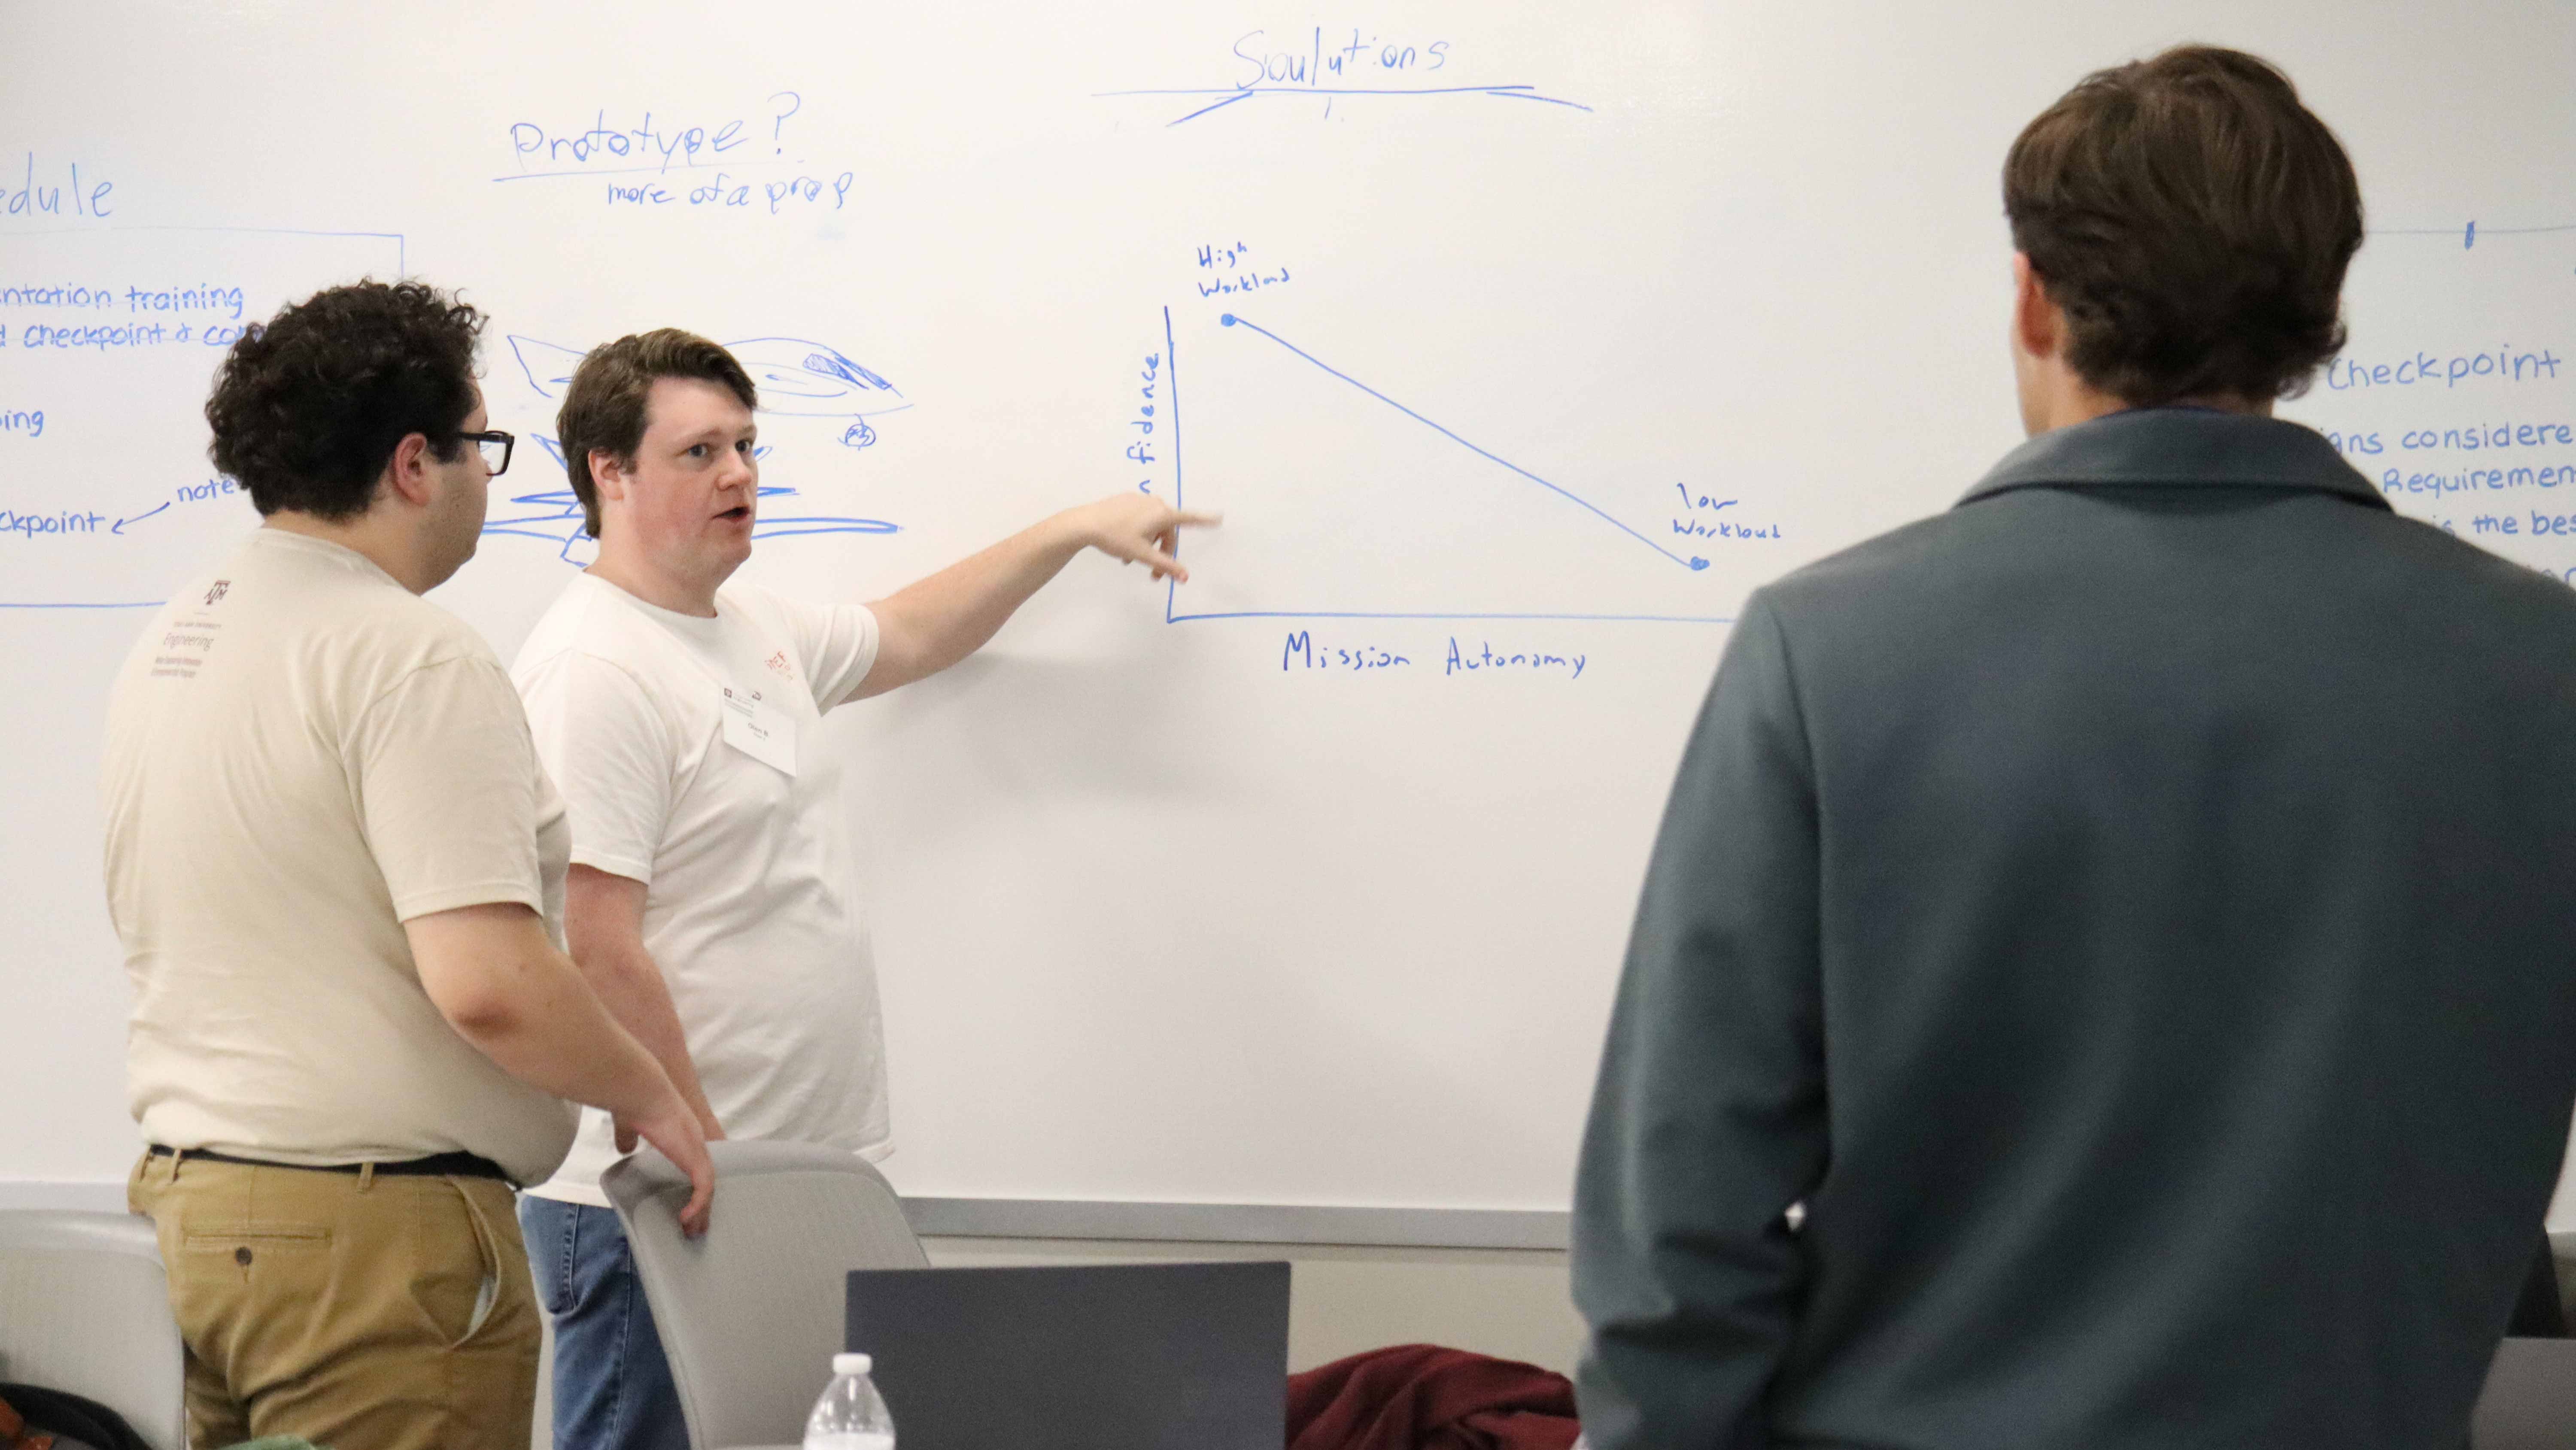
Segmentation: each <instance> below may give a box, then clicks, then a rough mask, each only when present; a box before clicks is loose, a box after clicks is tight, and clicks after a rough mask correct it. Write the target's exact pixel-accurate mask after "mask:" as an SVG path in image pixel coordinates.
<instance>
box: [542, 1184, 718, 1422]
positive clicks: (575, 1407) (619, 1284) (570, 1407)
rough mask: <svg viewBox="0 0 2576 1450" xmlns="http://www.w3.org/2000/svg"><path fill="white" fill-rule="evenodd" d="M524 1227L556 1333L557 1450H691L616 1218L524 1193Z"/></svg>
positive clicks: (600, 1210) (609, 1211) (668, 1368)
mask: <svg viewBox="0 0 2576 1450" xmlns="http://www.w3.org/2000/svg"><path fill="white" fill-rule="evenodd" d="M519 1228H520V1233H521V1236H522V1237H524V1238H525V1239H526V1240H527V1241H528V1267H529V1269H530V1270H531V1271H532V1272H534V1274H535V1275H536V1280H537V1299H538V1300H539V1302H541V1303H543V1304H544V1305H545V1306H546V1314H547V1317H549V1318H551V1319H552V1320H554V1326H555V1384H554V1391H555V1405H554V1429H555V1450H688V1447H689V1431H688V1426H687V1425H686V1424H685V1423H684V1422H683V1421H682V1420H681V1418H680V1392H679V1391H678V1390H677V1389H676V1388H674V1387H673V1385H672V1383H671V1366H670V1363H669V1362H668V1361H667V1360H665V1359H663V1357H662V1336H661V1335H660V1333H658V1332H657V1331H655V1329H654V1328H653V1311H652V1310H651V1309H649V1308H647V1307H646V1306H645V1303H644V1286H643V1284H642V1282H641V1281H639V1280H638V1279H637V1278H636V1277H635V1256H634V1254H633V1253H631V1252H630V1251H629V1250H628V1249H627V1246H626V1230H625V1229H624V1228H623V1227H622V1226H620V1225H619V1224H618V1222H617V1214H616V1212H615V1211H614V1210H612V1209H605V1208H592V1207H591V1206H590V1205H588V1204H583V1203H558V1202H556V1201H555V1200H553V1199H551V1198H538V1197H536V1196H534V1195H533V1194H521V1195H520V1196H519Z"/></svg>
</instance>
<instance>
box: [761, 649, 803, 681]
mask: <svg viewBox="0 0 2576 1450" xmlns="http://www.w3.org/2000/svg"><path fill="white" fill-rule="evenodd" d="M762 663H763V664H766V665H768V666H769V669H770V673H772V674H774V675H776V676H778V677H779V678H780V679H782V680H792V679H794V678H796V672H795V671H794V670H791V669H789V668H788V667H787V651H785V650H780V651H779V652H778V653H776V654H774V655H771V656H770V657H769V658H768V659H766V660H763V661H762Z"/></svg>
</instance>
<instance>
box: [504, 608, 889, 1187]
mask: <svg viewBox="0 0 2576 1450" xmlns="http://www.w3.org/2000/svg"><path fill="white" fill-rule="evenodd" d="M876 655H877V621H876V616H875V615H873V614H871V613H869V612H868V611H867V610H866V609H865V608H863V607H861V606H859V605H855V604H843V605H834V606H830V607H823V608H817V607H813V606H808V605H803V604H798V603H794V602H792V601H789V600H785V599H781V598H778V597H777V596H775V595H773V594H770V593H768V592H766V591H764V590H760V589H754V588H751V587H749V586H746V585H740V584H736V585H730V586H727V587H726V588H725V589H723V590H722V591H720V592H719V593H718V594H717V595H716V617H715V618H713V619H699V618H696V617H694V616H691V615H686V614H675V613H673V612H671V611H670V610H667V609H661V608H658V607H656V606H654V605H651V604H647V603H645V602H644V601H642V600H640V599H637V598H635V597H634V596H633V595H631V594H628V593H627V592H626V591H624V590H622V589H620V588H618V587H617V586H616V585H614V584H610V583H608V582H607V581H606V580H603V579H598V578H594V577H592V576H591V575H588V574H584V575H582V576H580V577H579V578H576V579H575V580H573V582H572V585H571V587H569V588H567V589H566V590H564V592H563V595H562V597H561V598H559V599H557V600H556V601H555V603H554V605H553V607H552V608H550V609H548V610H547V611H546V613H545V617H544V618H543V619H540V620H539V621H538V622H537V627H536V632H535V633H533V634H531V635H529V636H528V642H527V645H526V646H525V647H524V648H522V649H521V650H520V651H519V659H518V663H517V665H516V666H515V667H514V668H513V669H512V671H511V677H512V679H514V680H515V681H516V682H517V684H518V686H519V693H520V695H521V697H522V698H523V699H524V700H525V701H526V702H527V709H528V723H529V725H530V727H531V728H532V729H533V730H534V731H535V734H536V742H537V753H538V755H539V756H540V757H541V758H542V759H543V760H544V761H545V764H546V769H547V771H548V773H549V774H551V775H552V776H553V777H554V780H555V783H556V785H557V786H558V787H560V788H561V789H562V791H563V793H564V798H565V799H566V800H567V801H568V802H569V803H570V806H571V814H572V859H573V860H574V861H575V862H577V863H579V864H581V865H585V866H592V867H596V868H597V869H599V870H602V871H606V872H609V873H611V874H612V875H617V876H624V877H627V878H628V879H630V880H635V881H641V882H643V883H644V884H645V887H646V892H645V897H644V945H645V948H646V949H647V950H648V951H650V952H651V953H652V955H653V960H654V962H655V963H656V964H658V965H659V966H660V967H661V969H662V975H663V978H664V979H665V980H666V981H667V982H668V983H669V984H670V989H671V1003H672V1006H673V1007H674V1008H675V1009H677V1011H678V1013H679V1018H680V1027H681V1031H682V1032H683V1034H684V1035H685V1036H686V1038H687V1040H688V1045H689V1056H690V1059H691V1060H692V1061H693V1062H694V1063H695V1064H696V1067H697V1070H698V1080H699V1082H700V1083H701V1084H702V1085H703V1086H704V1087H705V1088H706V1094H707V1102H708V1104H709V1105H710V1106H712V1107H713V1108H714V1109H715V1112H716V1120H717V1121H718V1122H719V1123H721V1124H723V1125H724V1130H725V1134H726V1136H727V1137H732V1138H750V1139H785V1140H789V1141H794V1142H803V1143H824V1144H830V1145H833V1146H836V1147H842V1148H847V1149H850V1150H851V1151H852V1152H855V1153H858V1154H860V1155H862V1156H864V1157H868V1158H882V1157H884V1156H885V1155H886V1154H887V1153H888V1152H890V1151H892V1146H893V1145H892V1140H891V1137H890V1135H889V1133H888V1129H887V1125H886V1070H885V1040H884V1030H883V1027H882V1025H881V1023H880V1020H879V1017H878V1012H877V983H876V969H875V966H874V964H873V963H872V961H871V960H870V957H869V953H868V938H867V933H866V931H865V929H864V927H863V926H862V924H861V922H860V919H859V913H858V909H857V906H856V904H855V903H854V901H853V900H852V890H853V887H854V885H855V880H856V876H855V870H854V866H853V863H852V859H851V852H850V847H849V841H848V835H847V832H846V830H845V829H844V826H843V824H842V820H841V813H840V812H841V803H840V799H839V795H840V792H839V777H840V771H839V769H838V767H837V766H836V765H835V764H834V762H833V759H832V756H831V753H830V752H829V751H827V750H824V749H823V748H822V740H821V737H820V726H821V720H822V712H823V711H825V710H828V709H830V708H832V707H833V706H835V705H838V704H840V703H841V702H843V701H844V700H847V699H849V698H850V696H851V695H852V694H853V693H855V692H856V691H857V690H858V688H859V683H860V681H862V680H864V679H866V678H867V673H868V668H869V666H870V665H872V664H874V663H875V662H876ZM727 691H731V692H732V694H731V697H730V699H728V697H727V694H726V692H727ZM729 720H730V725H729V724H728V721H729ZM764 757H766V758H764ZM789 764H792V765H793V770H792V773H791V771H790V770H788V769H786V768H783V767H785V766H787V765H789ZM616 1157H617V1148H616V1142H615V1138H614V1134H613V1132H612V1128H611V1125H610V1123H609V1120H608V1118H607V1115H605V1114H603V1113H599V1112H597V1111H589V1112H585V1113H584V1114H583V1115H582V1125H581V1136H580V1140H579V1141H578V1142H577V1143H576V1144H575V1145H574V1148H573V1151H572V1155H571V1156H570V1157H569V1158H567V1159H566V1160H565V1162H564V1166H563V1168H562V1170H561V1171H560V1172H558V1173H557V1174H556V1175H555V1177H554V1179H553V1180H552V1181H551V1182H548V1183H546V1184H545V1185H543V1186H542V1187H540V1188H538V1189H536V1190H534V1191H535V1192H537V1193H539V1194H541V1195H542V1196H544V1197H547V1198H555V1199H561V1200H564V1201H566V1202H571V1203H588V1204H595V1205H600V1206H605V1205H606V1204H607V1202H608V1200H607V1199H606V1197H604V1196H603V1195H602V1194H601V1193H600V1191H599V1174H600V1171H601V1170H602V1169H604V1168H606V1167H607V1166H608V1165H609V1164H610V1163H611V1162H614V1161H615V1160H616Z"/></svg>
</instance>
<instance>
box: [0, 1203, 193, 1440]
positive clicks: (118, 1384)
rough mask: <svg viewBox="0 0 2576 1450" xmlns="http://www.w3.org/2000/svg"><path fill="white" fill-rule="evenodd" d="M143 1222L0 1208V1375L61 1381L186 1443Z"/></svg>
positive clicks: (168, 1326) (157, 1259)
mask: <svg viewBox="0 0 2576 1450" xmlns="http://www.w3.org/2000/svg"><path fill="white" fill-rule="evenodd" d="M182 1355H183V1351H182V1350H181V1348H180V1344H179V1325H178V1323H177V1321H175V1320H173V1319H172V1318H171V1317H170V1284H169V1279H168V1277H167V1276H166V1275H165V1274H163V1272H162V1269H161V1249H160V1246H159V1244H158V1243H157V1242H155V1240H154V1238H153V1233H152V1221H151V1220H150V1219H147V1218H136V1217H133V1216H131V1215H129V1214H122V1213H58V1212H52V1211H47V1210H35V1209H24V1210H11V1211H8V1212H0V1380H7V1381H12V1382H14V1383H18V1384H29V1385H42V1386H43V1387H44V1388H46V1389H49V1390H67V1391H69V1392H71V1393H72V1394H76V1395H80V1396H83V1397H85V1398H88V1399H93V1400H96V1401H98V1402H99V1403H100V1404H102V1405H105V1406H107V1407H108V1408H109V1409H111V1410H114V1411H116V1413H118V1414H119V1415H122V1416H124V1417H125V1422H126V1423H127V1424H129V1425H131V1426H133V1427H134V1432H135V1433H136V1434H138V1435H140V1436H142V1437H143V1438H144V1440H145V1441H146V1442H147V1443H149V1444H150V1445H151V1446H153V1450H187V1443H188V1406H187V1387H186V1369H185V1366H184V1362H183V1358H182Z"/></svg>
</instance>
